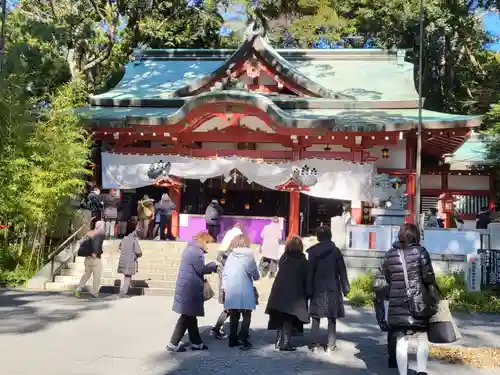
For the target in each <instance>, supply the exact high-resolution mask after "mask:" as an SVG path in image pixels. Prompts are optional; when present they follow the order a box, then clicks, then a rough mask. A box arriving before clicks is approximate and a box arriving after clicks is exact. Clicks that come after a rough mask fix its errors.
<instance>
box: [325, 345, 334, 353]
mask: <svg viewBox="0 0 500 375" xmlns="http://www.w3.org/2000/svg"><path fill="white" fill-rule="evenodd" d="M336 350H337V347H336V346H329V347H328V348H326V350H325V351H326V352H327V354H330V353H333V352H334V351H336Z"/></svg>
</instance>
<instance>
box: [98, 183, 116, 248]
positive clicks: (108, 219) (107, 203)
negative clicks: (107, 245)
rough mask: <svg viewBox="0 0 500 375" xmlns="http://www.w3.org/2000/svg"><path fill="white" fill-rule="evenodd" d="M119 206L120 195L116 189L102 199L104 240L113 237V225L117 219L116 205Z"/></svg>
mask: <svg viewBox="0 0 500 375" xmlns="http://www.w3.org/2000/svg"><path fill="white" fill-rule="evenodd" d="M119 204H120V195H119V193H118V192H117V191H116V189H111V190H110V191H109V193H108V194H106V195H105V196H104V198H103V212H102V217H103V219H104V223H105V232H106V238H107V239H111V238H114V237H115V224H116V219H117V218H118V205H119Z"/></svg>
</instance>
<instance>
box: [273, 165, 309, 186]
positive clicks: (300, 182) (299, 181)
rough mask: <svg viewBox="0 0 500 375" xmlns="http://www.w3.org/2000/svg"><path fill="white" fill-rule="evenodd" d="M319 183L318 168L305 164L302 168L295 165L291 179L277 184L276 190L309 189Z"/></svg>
mask: <svg viewBox="0 0 500 375" xmlns="http://www.w3.org/2000/svg"><path fill="white" fill-rule="evenodd" d="M317 183H318V171H317V169H316V168H312V169H311V168H309V167H308V166H307V165H304V166H303V167H302V168H298V167H294V168H293V172H292V176H291V177H290V179H289V180H288V181H287V182H285V183H284V184H281V185H279V186H276V190H282V191H283V190H284V191H308V190H309V189H310V188H311V187H312V186H314V185H316V184H317Z"/></svg>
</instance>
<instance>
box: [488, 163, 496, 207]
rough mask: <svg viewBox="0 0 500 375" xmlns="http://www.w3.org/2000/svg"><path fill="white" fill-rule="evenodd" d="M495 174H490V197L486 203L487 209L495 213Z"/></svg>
mask: <svg viewBox="0 0 500 375" xmlns="http://www.w3.org/2000/svg"><path fill="white" fill-rule="evenodd" d="M494 173H495V172H492V173H491V174H490V195H489V201H488V208H489V209H490V210H492V211H496V209H495V208H496V207H495V200H496V199H495V198H496V197H495V175H494Z"/></svg>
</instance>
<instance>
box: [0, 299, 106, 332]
mask: <svg viewBox="0 0 500 375" xmlns="http://www.w3.org/2000/svg"><path fill="white" fill-rule="evenodd" d="M107 307H109V303H108V299H107V298H106V296H104V297H103V298H99V299H91V298H87V297H86V296H85V295H82V298H81V299H77V298H75V297H74V296H73V294H71V293H67V292H47V291H41V292H33V291H27V290H22V289H0V335H2V334H5V335H6V334H29V333H34V332H37V331H41V330H43V329H46V328H48V327H50V326H51V325H53V324H56V323H59V322H63V321H68V320H73V319H78V318H79V317H80V316H82V315H83V314H85V313H86V312H88V311H92V310H102V309H105V308H107Z"/></svg>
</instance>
